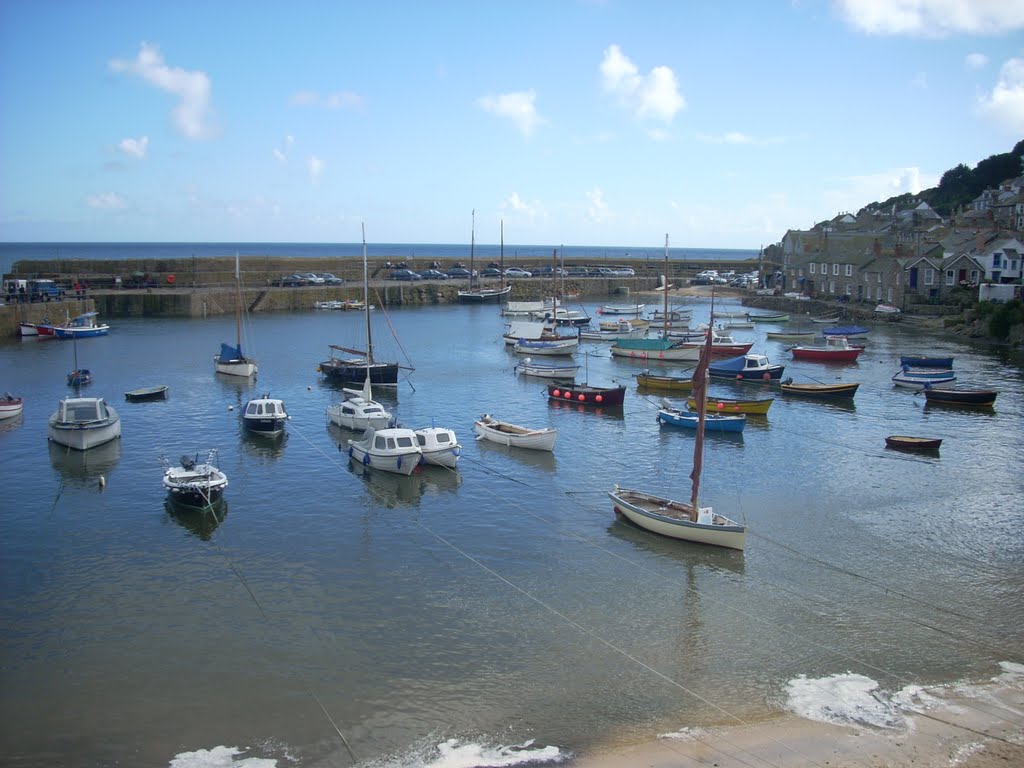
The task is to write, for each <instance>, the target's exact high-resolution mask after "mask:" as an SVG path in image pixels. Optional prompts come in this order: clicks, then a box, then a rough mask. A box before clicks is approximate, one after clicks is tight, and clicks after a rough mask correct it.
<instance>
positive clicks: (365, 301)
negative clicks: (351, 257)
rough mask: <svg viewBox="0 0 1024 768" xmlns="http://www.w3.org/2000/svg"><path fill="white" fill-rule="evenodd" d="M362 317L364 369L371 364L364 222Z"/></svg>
mask: <svg viewBox="0 0 1024 768" xmlns="http://www.w3.org/2000/svg"><path fill="white" fill-rule="evenodd" d="M362 226H363V317H364V318H365V321H366V367H367V371H369V367H370V365H371V364H372V363H373V336H372V335H371V334H370V277H369V274H368V272H367V267H366V222H363V225H362Z"/></svg>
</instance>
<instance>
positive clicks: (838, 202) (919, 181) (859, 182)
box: [822, 167, 939, 216]
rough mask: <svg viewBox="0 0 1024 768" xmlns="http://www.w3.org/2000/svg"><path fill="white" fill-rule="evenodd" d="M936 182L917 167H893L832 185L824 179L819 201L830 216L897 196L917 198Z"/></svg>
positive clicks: (839, 180) (936, 182) (834, 182)
mask: <svg viewBox="0 0 1024 768" xmlns="http://www.w3.org/2000/svg"><path fill="white" fill-rule="evenodd" d="M938 183H939V177H938V176H931V175H928V174H925V173H922V172H921V169H920V168H917V167H909V168H894V169H891V170H887V171H879V172H878V173H873V174H868V175H864V176H846V177H843V178H840V179H835V180H833V181H831V182H830V181H828V180H826V181H825V182H824V186H825V191H824V192H823V194H822V199H823V200H824V201H825V203H826V207H825V210H827V211H831V212H832V213H830V214H828V215H829V216H831V215H834V214H835V212H836V211H857V210H860V208H861V207H863V206H865V205H867V204H868V203H870V202H873V201H881V200H887V199H888V198H890V197H895V196H896V195H902V194H905V193H910V194H912V195H916V194H918V193H919V192H920V191H921V190H922V189H928V188H930V187H934V186H936V185H937V184H938Z"/></svg>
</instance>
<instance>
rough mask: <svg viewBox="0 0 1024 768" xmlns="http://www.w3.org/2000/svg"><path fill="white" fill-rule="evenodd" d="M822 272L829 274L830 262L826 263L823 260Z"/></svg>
mask: <svg viewBox="0 0 1024 768" xmlns="http://www.w3.org/2000/svg"><path fill="white" fill-rule="evenodd" d="M821 274H823V275H827V274H828V264H825V263H824V262H822V264H821Z"/></svg>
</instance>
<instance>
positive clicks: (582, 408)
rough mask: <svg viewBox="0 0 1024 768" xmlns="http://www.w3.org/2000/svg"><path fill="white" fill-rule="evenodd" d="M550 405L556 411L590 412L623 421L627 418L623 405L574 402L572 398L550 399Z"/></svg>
mask: <svg viewBox="0 0 1024 768" xmlns="http://www.w3.org/2000/svg"><path fill="white" fill-rule="evenodd" d="M548 405H549V406H550V407H551V409H552V410H555V411H574V412H576V413H590V414H594V415H595V416H603V417H604V418H606V419H614V420H617V421H622V420H623V419H625V418H626V411H625V409H624V408H623V406H621V405H584V404H583V403H574V402H572V401H571V400H556V399H549V400H548Z"/></svg>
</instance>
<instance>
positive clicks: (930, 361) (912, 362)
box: [900, 355, 953, 368]
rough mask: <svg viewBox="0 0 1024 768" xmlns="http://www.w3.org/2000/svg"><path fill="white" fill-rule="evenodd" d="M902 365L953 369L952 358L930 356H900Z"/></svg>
mask: <svg viewBox="0 0 1024 768" xmlns="http://www.w3.org/2000/svg"><path fill="white" fill-rule="evenodd" d="M900 365H901V366H902V365H909V366H910V367H911V368H952V367H953V358H952V357H932V356H929V355H900Z"/></svg>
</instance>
